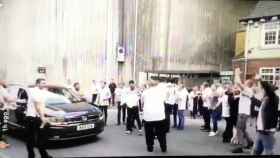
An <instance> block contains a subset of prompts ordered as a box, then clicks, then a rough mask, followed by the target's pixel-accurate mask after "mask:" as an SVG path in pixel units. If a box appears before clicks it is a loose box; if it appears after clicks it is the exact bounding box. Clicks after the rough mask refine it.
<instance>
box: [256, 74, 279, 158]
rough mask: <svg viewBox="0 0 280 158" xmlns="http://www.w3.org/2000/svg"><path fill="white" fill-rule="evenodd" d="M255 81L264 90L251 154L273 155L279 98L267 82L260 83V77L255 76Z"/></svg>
mask: <svg viewBox="0 0 280 158" xmlns="http://www.w3.org/2000/svg"><path fill="white" fill-rule="evenodd" d="M256 79H257V80H258V84H259V86H260V87H261V88H262V89H263V90H264V98H263V99H262V104H261V106H260V109H259V113H258V117H257V133H256V138H255V143H254V148H253V150H252V154H253V155H261V154H262V153H263V151H264V154H266V155H273V149H274V145H275V141H276V140H275V137H274V134H275V132H276V127H277V119H278V118H277V110H278V104H279V97H278V96H277V95H276V94H275V92H274V89H273V87H272V86H271V85H270V84H269V83H268V82H264V81H260V77H257V76H256Z"/></svg>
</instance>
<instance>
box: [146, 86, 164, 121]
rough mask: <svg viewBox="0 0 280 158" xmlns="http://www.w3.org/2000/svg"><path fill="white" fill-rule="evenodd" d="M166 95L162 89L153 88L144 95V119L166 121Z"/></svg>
mask: <svg viewBox="0 0 280 158" xmlns="http://www.w3.org/2000/svg"><path fill="white" fill-rule="evenodd" d="M165 97H166V93H165V92H164V91H162V89H161V88H160V87H157V86H156V87H151V88H148V89H146V90H144V92H143V94H142V101H143V103H144V107H143V119H144V120H145V121H161V120H164V119H165V110H164V100H165Z"/></svg>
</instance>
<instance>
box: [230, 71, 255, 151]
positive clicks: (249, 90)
mask: <svg viewBox="0 0 280 158" xmlns="http://www.w3.org/2000/svg"><path fill="white" fill-rule="evenodd" d="M240 74H241V71H240V69H236V70H235V81H236V84H237V85H238V86H239V88H240V89H241V94H240V99H239V106H238V107H239V108H238V121H237V126H236V130H237V131H236V135H235V136H234V137H233V141H236V142H239V144H240V145H239V146H238V147H237V148H235V149H233V150H232V152H233V153H242V152H243V148H251V147H252V146H253V144H254V143H253V140H252V139H251V138H250V137H249V135H248V133H247V131H246V126H247V121H248V118H249V117H250V113H251V98H252V97H253V94H254V92H253V81H252V80H246V81H245V83H244V84H242V82H241V77H240Z"/></svg>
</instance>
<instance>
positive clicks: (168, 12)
mask: <svg viewBox="0 0 280 158" xmlns="http://www.w3.org/2000/svg"><path fill="white" fill-rule="evenodd" d="M256 2H257V1H232V0H208V1H205V0H195V1H194V0H139V3H140V4H139V10H140V12H139V14H138V18H139V20H138V29H137V31H138V37H137V45H138V47H137V57H138V58H137V70H138V71H145V70H171V71H172V70H220V69H222V70H228V69H230V68H231V58H232V56H233V55H234V49H235V32H236V31H237V30H238V28H239V22H238V21H239V19H240V18H241V17H243V16H247V15H248V14H249V12H250V10H251V9H253V8H254V5H255V4H256Z"/></svg>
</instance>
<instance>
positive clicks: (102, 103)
mask: <svg viewBox="0 0 280 158" xmlns="http://www.w3.org/2000/svg"><path fill="white" fill-rule="evenodd" d="M110 99H111V92H110V89H109V88H108V87H107V86H106V82H105V81H102V82H101V88H100V89H99V90H98V95H97V103H96V104H97V105H98V107H99V108H100V110H101V111H102V112H103V114H104V116H105V126H106V125H107V117H108V112H107V111H108V107H109V105H110Z"/></svg>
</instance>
